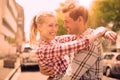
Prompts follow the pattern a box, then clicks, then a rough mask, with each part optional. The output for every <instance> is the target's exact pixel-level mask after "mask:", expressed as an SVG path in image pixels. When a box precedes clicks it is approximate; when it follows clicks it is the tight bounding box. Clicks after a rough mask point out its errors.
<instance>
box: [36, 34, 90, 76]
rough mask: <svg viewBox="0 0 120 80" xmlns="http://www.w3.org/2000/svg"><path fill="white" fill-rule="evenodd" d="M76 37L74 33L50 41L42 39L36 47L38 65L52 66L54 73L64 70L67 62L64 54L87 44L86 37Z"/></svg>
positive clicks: (60, 72) (61, 72)
mask: <svg viewBox="0 0 120 80" xmlns="http://www.w3.org/2000/svg"><path fill="white" fill-rule="evenodd" d="M76 38H77V37H75V35H67V36H61V37H60V36H58V37H56V38H55V39H54V40H52V41H51V42H50V43H48V42H46V41H42V43H41V44H39V46H38V47H37V52H36V53H37V56H38V59H39V60H38V62H39V65H44V66H48V67H52V68H53V69H52V70H53V71H54V72H55V75H57V74H63V73H65V72H66V69H67V67H68V62H67V60H66V59H65V55H67V54H68V55H69V53H73V52H76V51H78V50H80V49H83V48H85V47H87V46H88V44H89V39H88V38H87V37H82V36H81V37H79V39H77V40H76Z"/></svg>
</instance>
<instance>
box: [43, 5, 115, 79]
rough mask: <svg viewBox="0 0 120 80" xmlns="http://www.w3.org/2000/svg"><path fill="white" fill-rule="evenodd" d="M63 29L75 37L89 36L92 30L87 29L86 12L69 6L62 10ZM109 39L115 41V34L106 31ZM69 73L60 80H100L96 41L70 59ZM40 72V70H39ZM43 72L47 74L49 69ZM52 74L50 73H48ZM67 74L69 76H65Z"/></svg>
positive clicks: (99, 61)
mask: <svg viewBox="0 0 120 80" xmlns="http://www.w3.org/2000/svg"><path fill="white" fill-rule="evenodd" d="M63 16H64V27H65V28H66V29H67V31H68V33H69V34H75V35H76V36H77V37H80V36H84V35H86V34H91V32H93V31H94V30H93V29H90V28H88V27H87V25H86V23H87V20H88V11H87V10H86V9H85V8H84V7H82V6H79V7H76V5H75V4H70V5H69V6H67V7H65V8H64V9H63ZM106 34H110V36H109V37H111V39H112V40H113V41H115V40H116V33H114V32H111V31H108V32H106ZM106 34H105V35H106ZM70 59H71V60H70V66H71V71H70V70H69V67H68V70H67V72H66V75H65V76H64V77H63V78H62V79H61V80H102V76H103V71H102V70H103V69H102V67H103V66H102V47H101V43H100V41H99V40H98V39H96V40H95V41H94V42H93V43H91V44H90V45H89V46H88V47H87V48H86V49H83V50H80V51H78V52H76V53H75V54H74V56H73V55H72V56H71V58H70ZM41 70H42V69H41ZM43 72H45V73H46V72H47V73H46V75H50V74H49V69H46V71H44V70H43ZM50 73H51V74H52V72H50ZM67 73H69V74H67Z"/></svg>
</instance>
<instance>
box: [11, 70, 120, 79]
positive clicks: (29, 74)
mask: <svg viewBox="0 0 120 80" xmlns="http://www.w3.org/2000/svg"><path fill="white" fill-rule="evenodd" d="M47 77H48V76H44V75H42V74H41V73H40V72H39V71H25V72H21V71H20V69H19V70H18V71H17V72H16V74H15V75H14V76H13V78H12V79H11V80H46V79H47ZM103 80H120V79H117V78H111V77H106V76H104V77H103Z"/></svg>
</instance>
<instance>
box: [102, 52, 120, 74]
mask: <svg viewBox="0 0 120 80" xmlns="http://www.w3.org/2000/svg"><path fill="white" fill-rule="evenodd" d="M103 72H104V74H105V75H106V76H111V75H114V76H116V75H120V52H106V53H104V59H103Z"/></svg>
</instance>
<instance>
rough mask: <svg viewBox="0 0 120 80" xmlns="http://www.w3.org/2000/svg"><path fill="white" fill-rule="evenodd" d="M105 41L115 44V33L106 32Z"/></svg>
mask: <svg viewBox="0 0 120 80" xmlns="http://www.w3.org/2000/svg"><path fill="white" fill-rule="evenodd" d="M104 38H105V39H109V40H111V41H113V42H116V40H117V33H115V32H113V31H107V32H106V33H105V35H104Z"/></svg>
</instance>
